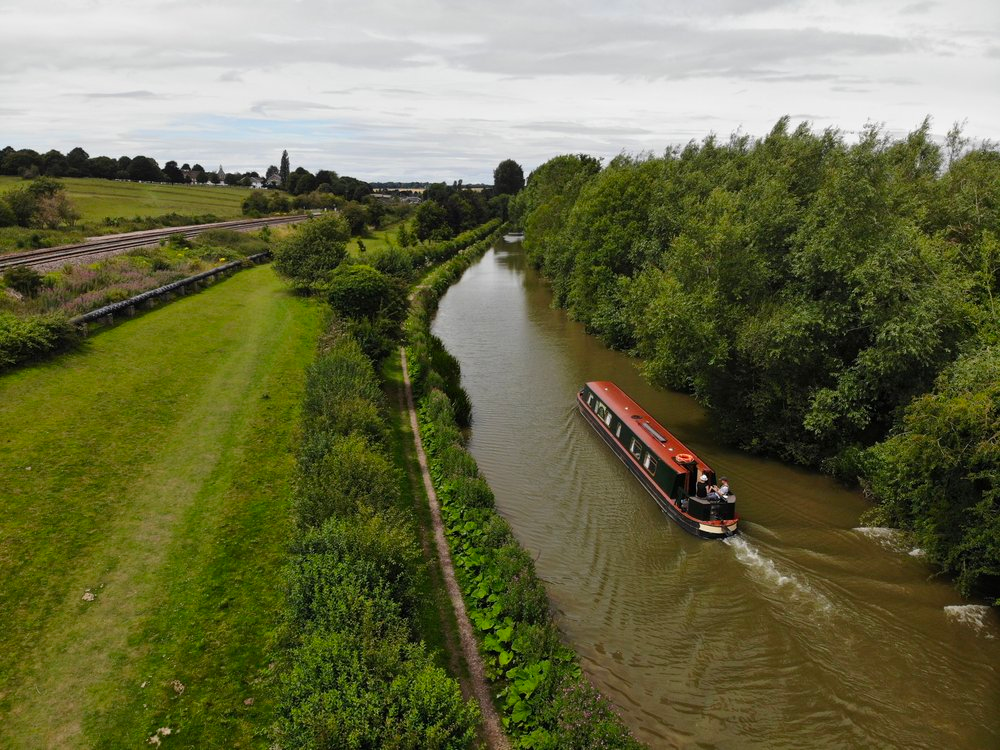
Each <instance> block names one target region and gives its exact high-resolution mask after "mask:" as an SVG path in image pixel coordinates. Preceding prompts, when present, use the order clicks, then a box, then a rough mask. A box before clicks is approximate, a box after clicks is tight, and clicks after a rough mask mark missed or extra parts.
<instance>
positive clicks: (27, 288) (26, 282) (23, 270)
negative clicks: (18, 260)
mask: <svg viewBox="0 0 1000 750" xmlns="http://www.w3.org/2000/svg"><path fill="white" fill-rule="evenodd" d="M3 281H4V283H5V284H6V285H7V286H9V287H10V288H11V289H13V290H14V291H16V292H19V293H20V294H23V295H24V296H25V297H34V296H35V295H36V294H38V290H39V289H41V288H42V275H41V274H40V273H38V271H36V270H35V269H34V268H29V267H28V266H14V267H13V268H9V269H7V270H6V271H4V274H3Z"/></svg>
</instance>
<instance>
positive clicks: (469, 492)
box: [452, 477, 495, 508]
mask: <svg viewBox="0 0 1000 750" xmlns="http://www.w3.org/2000/svg"><path fill="white" fill-rule="evenodd" d="M452 492H453V493H454V497H455V499H456V500H457V501H458V502H460V503H461V504H462V505H464V506H466V507H468V508H492V507H493V506H494V505H495V500H494V497H493V490H491V489H490V486H489V485H488V484H487V483H486V480H485V479H483V478H482V477H458V478H456V479H455V480H454V481H453V482H452Z"/></svg>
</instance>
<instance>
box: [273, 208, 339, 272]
mask: <svg viewBox="0 0 1000 750" xmlns="http://www.w3.org/2000/svg"><path fill="white" fill-rule="evenodd" d="M350 238H351V232H350V228H349V227H348V226H347V222H346V221H344V219H343V218H342V217H341V216H340V215H339V214H333V213H331V214H324V215H322V216H319V217H316V218H313V219H310V220H309V221H307V222H305V223H304V224H301V225H300V226H299V227H298V228H297V229H296V230H295V231H294V232H293V233H292V234H290V235H288V236H287V237H285V238H284V239H282V240H281V241H280V242H278V243H277V244H276V246H275V248H274V268H275V270H276V271H278V273H280V274H282V275H283V276H285V277H287V278H289V279H290V280H291V281H292V282H294V283H295V284H296V285H298V286H300V287H303V288H310V287H316V286H318V285H321V284H322V283H324V282H325V281H326V280H327V277H328V276H329V275H330V272H331V271H333V270H334V269H335V268H336V267H337V266H339V265H340V263H341V261H343V260H344V258H345V257H346V256H347V242H348V240H350Z"/></svg>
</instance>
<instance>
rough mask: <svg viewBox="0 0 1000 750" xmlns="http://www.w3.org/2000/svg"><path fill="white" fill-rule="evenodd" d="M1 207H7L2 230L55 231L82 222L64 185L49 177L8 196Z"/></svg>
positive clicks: (0, 218)
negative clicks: (19, 227) (29, 229)
mask: <svg viewBox="0 0 1000 750" xmlns="http://www.w3.org/2000/svg"><path fill="white" fill-rule="evenodd" d="M0 203H2V204H3V205H4V209H3V210H2V211H0V226H11V225H13V224H17V225H18V226H22V227H40V228H45V229H55V228H56V227H59V226H61V225H67V226H69V225H72V224H73V223H74V222H75V221H76V220H77V219H78V218H79V214H78V213H77V212H76V210H75V209H74V208H73V204H72V203H71V202H70V200H69V198H68V197H67V195H66V189H65V187H64V186H63V184H62V183H61V182H58V181H56V180H53V179H52V178H50V177H37V178H35V179H32V180H31V181H30V182H29V183H28V185H27V186H26V187H23V188H15V189H14V190H11V191H9V192H7V193H6V194H5V195H3V196H2V200H0ZM11 217H13V221H11Z"/></svg>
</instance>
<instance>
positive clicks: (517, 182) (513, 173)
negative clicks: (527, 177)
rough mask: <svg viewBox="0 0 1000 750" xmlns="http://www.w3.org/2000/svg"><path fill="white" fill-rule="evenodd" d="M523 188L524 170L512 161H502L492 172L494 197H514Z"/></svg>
mask: <svg viewBox="0 0 1000 750" xmlns="http://www.w3.org/2000/svg"><path fill="white" fill-rule="evenodd" d="M523 187H524V170H523V169H521V165H520V164H518V163H517V162H516V161H514V160H513V159H504V160H503V161H502V162H500V163H499V164H498V165H497V168H496V169H494V170H493V192H494V194H496V195H516V194H517V193H518V192H520V190H521V188H523Z"/></svg>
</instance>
